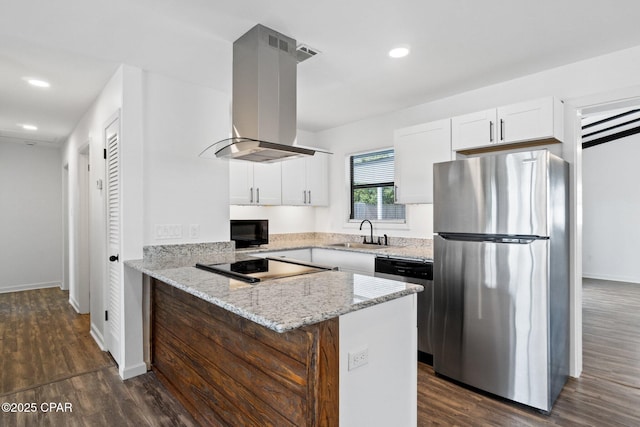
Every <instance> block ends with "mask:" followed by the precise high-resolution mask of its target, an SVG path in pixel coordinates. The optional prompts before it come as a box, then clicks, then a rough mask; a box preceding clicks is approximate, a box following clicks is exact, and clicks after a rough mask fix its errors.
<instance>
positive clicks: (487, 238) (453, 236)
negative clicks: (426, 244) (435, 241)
mask: <svg viewBox="0 0 640 427" xmlns="http://www.w3.org/2000/svg"><path fill="white" fill-rule="evenodd" d="M438 235H439V236H440V237H442V238H443V239H445V240H459V241H462V242H490V243H512V244H519V245H528V244H530V243H532V242H534V241H536V240H547V239H549V238H548V237H545V236H518V235H506V236H505V235H499V234H465V233H438Z"/></svg>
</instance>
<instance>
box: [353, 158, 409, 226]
mask: <svg viewBox="0 0 640 427" xmlns="http://www.w3.org/2000/svg"><path fill="white" fill-rule="evenodd" d="M394 158H395V157H394V152H393V149H389V150H382V151H375V152H372V153H365V154H357V155H354V156H351V157H350V158H349V163H350V168H349V169H350V174H351V176H350V182H351V212H350V216H349V218H350V219H376V220H391V221H404V219H405V207H404V205H398V204H396V203H394V200H395V186H394V183H393V176H394Z"/></svg>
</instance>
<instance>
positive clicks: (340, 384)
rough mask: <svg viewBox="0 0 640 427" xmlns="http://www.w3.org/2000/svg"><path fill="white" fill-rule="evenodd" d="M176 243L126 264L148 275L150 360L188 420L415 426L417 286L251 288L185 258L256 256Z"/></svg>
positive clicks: (282, 282) (343, 282)
mask: <svg viewBox="0 0 640 427" xmlns="http://www.w3.org/2000/svg"><path fill="white" fill-rule="evenodd" d="M177 246H183V247H190V248H189V249H188V250H184V248H183V249H182V250H180V251H178V252H179V254H177V253H172V254H163V255H160V256H159V255H158V253H153V254H151V255H150V256H145V259H144V260H140V261H128V262H126V264H127V265H128V266H129V267H131V268H134V269H136V270H139V271H141V272H142V273H144V277H145V280H144V282H145V290H146V291H145V294H146V295H147V298H148V301H149V308H150V310H149V312H150V315H149V321H148V330H149V332H150V333H149V335H150V339H149V352H148V353H149V356H148V363H150V365H151V368H152V369H153V370H154V371H155V372H156V374H157V375H158V377H159V378H160V379H161V380H162V381H163V383H164V384H165V385H166V386H167V387H168V388H169V389H170V390H171V391H172V393H173V394H174V395H176V397H177V398H178V399H179V400H180V401H181V402H182V403H183V404H184V406H185V407H186V408H187V409H188V410H189V411H190V412H191V413H192V414H193V415H194V417H195V418H196V419H198V420H199V421H200V422H202V423H203V424H222V425H292V426H294V425H295V426H300V425H309V426H313V425H338V424H341V425H353V424H354V423H355V422H357V423H359V424H365V425H389V423H393V424H395V425H415V422H416V418H415V417H416V381H417V374H416V354H417V349H416V295H415V294H416V293H417V292H420V291H421V290H422V287H421V286H419V285H412V284H407V283H403V282H397V281H393V280H387V279H382V278H376V277H372V276H367V275H361V274H354V273H349V272H342V271H322V272H318V273H312V274H304V275H300V276H295V277H289V278H283V279H276V280H266V281H263V282H260V283H257V284H249V283H244V282H240V281H238V280H235V279H231V278H228V277H225V276H221V275H218V274H214V273H211V272H208V271H203V270H200V269H196V268H195V267H194V265H195V264H196V263H197V262H205V263H212V264H216V263H218V264H219V263H231V262H236V261H241V260H246V259H250V258H251V256H252V255H255V253H251V252H249V253H247V252H238V253H236V252H235V251H234V250H233V247H225V244H217V246H216V244H213V246H211V245H205V244H203V245H177ZM194 248H195V249H194ZM212 249H213V250H212Z"/></svg>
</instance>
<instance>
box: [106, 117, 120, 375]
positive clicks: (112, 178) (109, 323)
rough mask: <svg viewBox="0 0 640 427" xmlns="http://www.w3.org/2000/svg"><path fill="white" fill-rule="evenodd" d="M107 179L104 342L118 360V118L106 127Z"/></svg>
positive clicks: (117, 360) (118, 361) (117, 361)
mask: <svg viewBox="0 0 640 427" xmlns="http://www.w3.org/2000/svg"><path fill="white" fill-rule="evenodd" d="M105 141H106V150H107V155H106V161H107V168H106V175H107V176H106V181H107V202H106V209H107V256H108V257H109V262H108V266H107V277H108V280H107V292H106V296H107V300H106V302H105V308H106V312H105V344H106V347H107V350H108V351H109V352H110V353H111V355H112V356H113V358H114V359H115V361H116V363H118V364H119V363H120V335H121V334H120V293H121V292H120V289H121V287H122V286H121V283H122V279H121V274H120V273H121V266H120V240H121V236H120V118H119V117H117V118H116V119H115V120H114V121H112V122H111V123H110V124H109V125H108V126H107V128H106V129H105Z"/></svg>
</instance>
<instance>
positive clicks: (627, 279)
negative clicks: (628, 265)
mask: <svg viewBox="0 0 640 427" xmlns="http://www.w3.org/2000/svg"><path fill="white" fill-rule="evenodd" d="M582 278H584V279H593V280H608V281H611V282H626V283H636V284H640V280H638V278H636V277H620V276H603V275H600V274H589V273H585V272H583V273H582Z"/></svg>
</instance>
